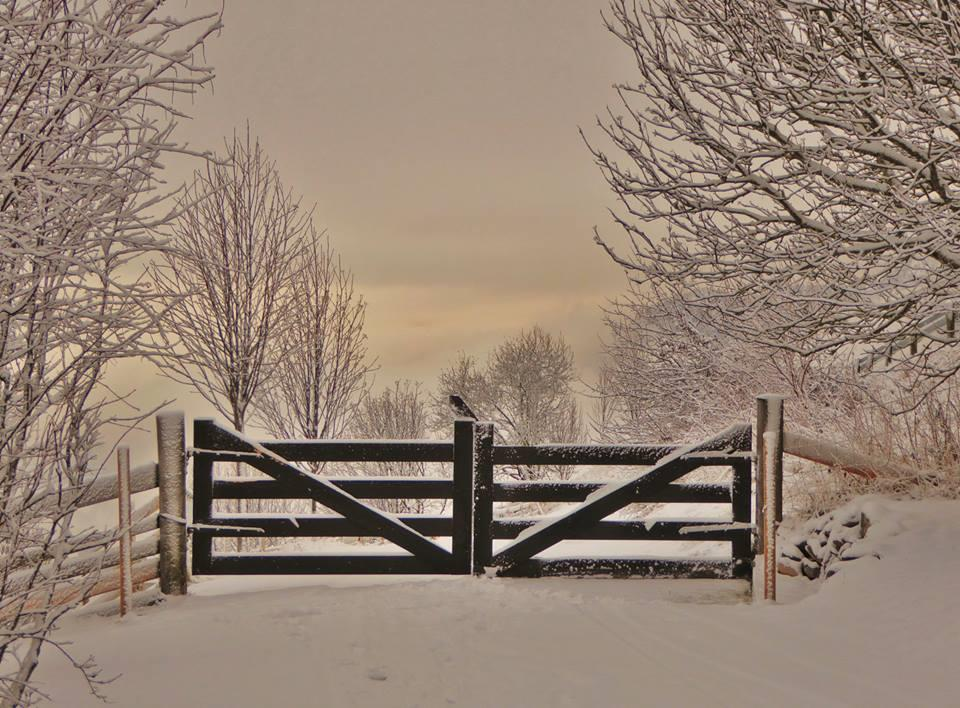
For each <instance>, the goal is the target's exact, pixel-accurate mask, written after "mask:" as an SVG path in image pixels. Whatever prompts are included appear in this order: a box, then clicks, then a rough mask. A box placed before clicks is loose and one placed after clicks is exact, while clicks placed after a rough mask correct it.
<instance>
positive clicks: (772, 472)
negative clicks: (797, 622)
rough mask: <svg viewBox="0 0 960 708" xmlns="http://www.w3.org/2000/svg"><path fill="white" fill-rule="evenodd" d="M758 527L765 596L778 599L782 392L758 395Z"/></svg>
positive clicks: (781, 508) (781, 483)
mask: <svg viewBox="0 0 960 708" xmlns="http://www.w3.org/2000/svg"><path fill="white" fill-rule="evenodd" d="M757 469H758V475H757V476H758V483H757V527H758V528H759V529H760V550H761V551H762V552H763V597H764V599H765V600H776V599H777V527H778V526H779V524H780V521H782V520H783V396H777V395H771V394H767V395H764V396H759V397H758V398H757Z"/></svg>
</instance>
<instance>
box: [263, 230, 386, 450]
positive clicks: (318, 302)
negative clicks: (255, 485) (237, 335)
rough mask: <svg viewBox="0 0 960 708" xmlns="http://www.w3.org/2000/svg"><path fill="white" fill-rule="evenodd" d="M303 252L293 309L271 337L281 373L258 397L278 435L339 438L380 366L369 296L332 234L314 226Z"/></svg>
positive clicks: (292, 295) (291, 299)
mask: <svg viewBox="0 0 960 708" xmlns="http://www.w3.org/2000/svg"><path fill="white" fill-rule="evenodd" d="M298 258H299V260H300V264H299V265H298V266H297V268H296V270H297V272H298V273H299V277H298V279H297V283H296V286H295V287H292V288H291V292H290V295H289V299H288V301H287V303H286V307H287V308H288V309H289V314H288V316H287V317H286V318H285V321H284V327H283V329H282V330H280V331H277V332H276V333H275V335H274V337H273V338H272V339H271V341H270V342H269V343H268V345H269V346H270V347H273V348H275V350H276V351H275V353H274V355H273V358H274V359H275V361H276V362H277V363H276V366H275V373H276V375H275V376H274V380H273V381H272V383H271V385H270V386H267V387H264V388H263V389H262V390H261V392H260V395H259V396H258V397H257V399H256V406H257V416H258V418H259V419H261V420H262V422H263V425H264V427H265V428H266V429H267V430H268V431H269V432H270V433H271V434H272V435H274V436H276V437H281V438H307V439H330V438H338V437H340V436H341V435H343V433H344V431H345V430H347V428H348V427H349V426H350V424H351V423H352V421H353V417H354V415H355V414H356V412H357V408H358V406H359V404H360V400H361V399H362V398H363V397H364V395H365V394H366V392H367V390H368V388H369V374H370V373H371V372H372V371H373V366H372V364H371V362H370V361H369V358H368V355H367V336H366V334H364V331H363V323H364V315H365V313H366V303H364V301H363V298H362V297H360V296H359V295H358V294H356V292H355V291H354V285H353V276H352V275H351V273H350V271H349V270H347V269H346V268H345V267H344V266H343V265H342V263H341V262H340V258H339V256H338V255H337V254H336V252H335V251H334V250H333V248H332V247H331V245H330V240H329V239H328V238H326V237H324V236H319V237H318V236H316V235H315V234H313V233H312V232H311V237H310V238H308V239H307V241H306V243H305V244H304V245H303V251H302V252H301V253H300V254H299V256H298Z"/></svg>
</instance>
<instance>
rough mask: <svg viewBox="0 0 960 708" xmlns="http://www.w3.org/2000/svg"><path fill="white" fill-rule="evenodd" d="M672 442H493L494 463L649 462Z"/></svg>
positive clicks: (666, 452) (669, 449)
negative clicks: (579, 443)
mask: <svg viewBox="0 0 960 708" xmlns="http://www.w3.org/2000/svg"><path fill="white" fill-rule="evenodd" d="M676 449H677V447H676V446H675V445H576V444H556V445H494V447H493V464H495V465H652V464H655V463H656V462H657V460H659V459H660V458H662V457H666V456H667V455H669V454H670V453H671V452H673V451H674V450H676Z"/></svg>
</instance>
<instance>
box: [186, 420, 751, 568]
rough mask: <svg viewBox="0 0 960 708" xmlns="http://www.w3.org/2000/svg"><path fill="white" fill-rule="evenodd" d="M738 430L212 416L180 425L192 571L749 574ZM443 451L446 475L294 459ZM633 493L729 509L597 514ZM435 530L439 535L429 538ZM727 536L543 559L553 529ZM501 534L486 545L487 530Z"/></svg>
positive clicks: (426, 458) (563, 536) (603, 534)
mask: <svg viewBox="0 0 960 708" xmlns="http://www.w3.org/2000/svg"><path fill="white" fill-rule="evenodd" d="M750 437H751V429H750V427H749V426H739V427H735V428H731V429H729V430H727V431H725V432H724V433H722V434H721V435H719V436H716V437H715V438H712V439H711V440H708V441H706V442H704V443H701V444H697V445H690V446H686V447H683V448H678V447H674V446H650V445H537V446H529V447H526V446H511V445H496V444H494V429H493V425H492V424H490V423H477V422H475V421H473V420H467V419H461V420H457V421H456V423H455V424H454V436H453V440H448V441H432V440H414V441H333V440H324V441H263V442H255V441H252V440H249V439H247V438H245V437H244V436H242V435H240V434H238V433H236V432H234V431H231V430H229V429H227V428H224V427H221V426H219V425H217V424H216V423H215V422H213V421H212V420H197V421H195V424H194V450H193V522H192V524H191V529H192V532H193V556H192V557H193V572H194V574H198V575H199V574H259V573H312V574H321V573H410V574H414V573H431V574H437V573H442V574H468V573H477V574H479V573H484V572H495V573H496V574H498V575H504V576H540V575H550V574H552V575H556V574H562V575H614V576H631V575H639V576H645V577H724V578H750V577H751V574H752V568H753V543H752V539H753V532H752V528H753V527H752V525H751V523H750V521H751V519H750V515H751V509H752V506H751V496H752V492H751V488H752V484H751V453H750ZM388 461H389V462H445V463H451V464H452V468H453V475H452V478H422V477H410V478H398V477H388V478H371V477H345V478H336V477H320V476H316V475H312V474H309V473H307V472H305V471H303V470H302V469H300V468H299V467H297V466H296V464H294V463H297V462H323V463H337V462H388ZM214 462H238V463H244V464H247V465H249V466H251V467H253V468H255V469H257V470H259V471H260V472H262V473H264V474H265V475H267V476H268V477H269V478H270V479H230V480H220V479H214V478H213V474H212V469H213V463H214ZM497 465H617V466H638V467H647V468H648V469H646V470H645V471H643V472H642V473H641V474H638V476H636V477H633V478H631V479H629V480H627V481H625V482H620V483H616V484H603V483H599V482H570V481H536V482H533V481H530V482H528V481H495V480H494V469H495V467H496V466H497ZM718 466H720V467H729V468H730V469H731V475H730V477H729V479H730V481H729V483H725V484H702V483H698V484H691V483H683V482H682V481H679V480H681V478H682V477H683V476H684V475H687V474H689V473H690V472H692V471H693V470H696V469H698V468H701V467H718ZM217 499H234V500H237V499H312V500H314V501H315V502H317V503H318V504H320V505H322V506H323V507H326V508H327V509H329V510H331V511H333V512H335V513H336V514H338V515H336V516H335V515H302V516H297V515H291V514H276V515H270V514H249V513H246V514H240V513H236V514H229V513H214V501H215V500H217ZM363 499H446V500H450V502H452V503H451V507H452V508H451V513H450V515H449V516H439V515H427V514H414V515H392V514H388V513H385V512H383V511H380V510H378V509H376V508H374V507H372V506H369V505H367V504H366V503H365V502H364V501H362V500H363ZM517 501H537V502H581V503H579V504H578V505H577V506H575V507H574V508H572V509H571V510H570V511H568V512H566V513H564V514H562V515H560V516H558V517H554V518H547V519H537V518H526V519H525V518H502V517H499V516H497V515H496V514H495V504H496V503H499V502H517ZM638 502H651V503H655V502H659V503H675V502H680V503H686V504H728V505H729V508H730V513H729V520H722V521H720V522H718V521H717V520H716V519H715V518H714V519H699V520H698V519H686V518H685V519H683V520H673V521H671V520H656V521H650V520H636V519H629V520H626V519H616V520H611V519H608V518H607V517H609V516H610V515H611V514H614V513H615V512H617V511H618V510H620V509H622V508H623V507H625V506H627V505H629V504H633V503H638ZM259 536H268V537H291V536H300V537H342V536H350V537H357V536H375V537H381V538H383V539H385V540H387V541H390V542H391V543H393V544H395V546H399V548H400V549H401V552H398V553H376V554H364V553H355V554H343V553H330V554H314V553H310V554H308V553H303V554H277V553H232V552H230V553H228V552H216V553H215V552H214V549H213V539H214V538H217V537H259ZM441 538H449V539H450V540H449V544H446V545H441V544H440V543H438V542H437V541H436V540H435V539H441ZM572 539H576V540H584V539H593V540H598V541H603V540H621V541H622V540H637V541H640V540H642V541H652V540H664V541H668V540H674V541H677V540H702V541H727V542H729V543H730V549H731V552H730V558H729V559H724V560H709V561H705V560H696V559H694V560H691V559H685V558H677V559H663V558H655V559H654V558H642V557H636V558H602V557H601V558H596V557H590V558H587V557H565V558H556V557H552V558H544V557H541V556H540V555H539V554H541V553H542V552H543V551H546V550H547V549H549V548H550V547H551V546H554V545H556V544H557V543H560V542H562V541H565V540H572ZM503 540H507V541H511V542H510V543H508V544H507V545H505V546H503V547H497V546H496V544H497V542H499V541H503Z"/></svg>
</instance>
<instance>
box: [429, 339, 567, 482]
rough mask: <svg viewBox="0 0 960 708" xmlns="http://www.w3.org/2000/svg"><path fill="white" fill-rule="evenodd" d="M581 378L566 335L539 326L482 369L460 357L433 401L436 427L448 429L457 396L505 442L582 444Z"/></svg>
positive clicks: (526, 472)
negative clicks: (452, 402)
mask: <svg viewBox="0 0 960 708" xmlns="http://www.w3.org/2000/svg"><path fill="white" fill-rule="evenodd" d="M576 377H577V373H576V367H575V363H574V356H573V350H572V349H571V348H570V345H568V344H567V343H566V341H565V340H564V339H563V337H562V336H553V335H551V334H550V333H548V332H545V331H543V330H542V329H540V328H539V327H534V328H533V329H530V330H527V331H523V332H520V334H518V335H517V336H515V337H512V338H510V339H508V340H506V341H505V342H503V343H502V344H500V345H499V346H498V347H496V348H495V349H494V350H493V352H491V354H490V356H489V357H488V358H487V361H486V364H485V365H483V366H481V365H480V364H479V363H478V362H477V361H476V359H474V358H473V357H471V356H468V355H466V354H462V353H461V354H460V355H459V357H458V358H457V359H456V361H454V363H453V364H452V365H451V366H450V367H449V368H447V369H444V370H443V371H442V372H441V373H440V377H439V385H438V393H439V395H438V398H437V400H436V401H435V402H434V418H435V423H436V425H437V427H440V426H444V425H446V426H449V424H450V419H451V412H450V409H449V406H448V396H450V395H451V394H456V395H459V396H461V397H463V399H464V400H465V401H466V403H467V404H468V405H469V406H470V408H471V409H472V410H473V412H474V413H475V414H476V415H477V416H478V417H479V418H480V419H482V420H487V421H492V422H493V423H494V424H495V430H496V435H497V437H498V439H499V440H501V441H503V442H506V443H509V444H511V445H536V444H539V443H547V442H553V443H566V442H580V441H582V440H583V420H582V416H581V413H580V406H579V404H578V403H577V399H576V394H575V393H574V390H573V385H574V382H575V381H576ZM504 471H505V472H507V473H508V474H511V475H513V476H516V477H518V478H520V479H536V478H539V477H542V476H544V475H547V474H551V473H552V474H556V475H559V476H564V475H565V474H566V473H567V469H566V468H555V469H554V468H548V467H544V468H538V467H530V466H519V467H516V468H510V469H506V468H505V469H504Z"/></svg>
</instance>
